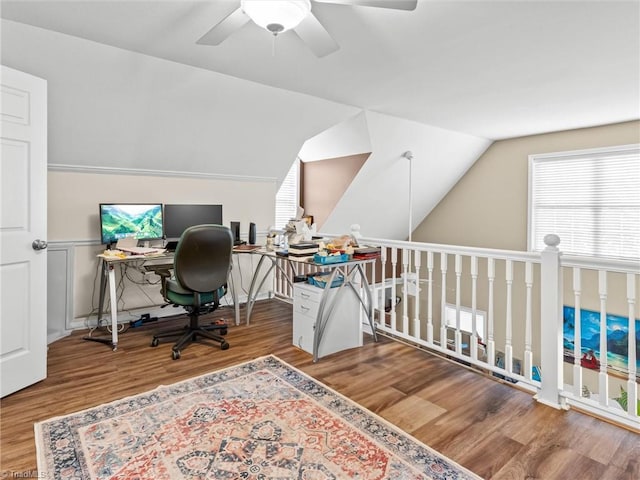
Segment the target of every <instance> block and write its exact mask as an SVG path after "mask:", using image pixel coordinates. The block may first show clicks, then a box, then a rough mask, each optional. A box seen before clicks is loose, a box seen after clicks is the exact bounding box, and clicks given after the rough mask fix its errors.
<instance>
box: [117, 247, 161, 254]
mask: <svg viewBox="0 0 640 480" xmlns="http://www.w3.org/2000/svg"><path fill="white" fill-rule="evenodd" d="M119 249H120V250H122V251H123V252H127V253H130V254H132V255H147V254H149V253H162V252H164V249H162V248H153V247H119Z"/></svg>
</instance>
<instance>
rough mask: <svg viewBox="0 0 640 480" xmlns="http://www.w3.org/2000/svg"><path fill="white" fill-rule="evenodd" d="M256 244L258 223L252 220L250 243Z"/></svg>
mask: <svg viewBox="0 0 640 480" xmlns="http://www.w3.org/2000/svg"><path fill="white" fill-rule="evenodd" d="M255 244H256V224H255V223H253V222H251V223H250V224H249V245H255Z"/></svg>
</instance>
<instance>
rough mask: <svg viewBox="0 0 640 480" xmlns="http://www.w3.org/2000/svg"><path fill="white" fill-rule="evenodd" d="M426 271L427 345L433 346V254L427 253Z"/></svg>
mask: <svg viewBox="0 0 640 480" xmlns="http://www.w3.org/2000/svg"><path fill="white" fill-rule="evenodd" d="M427 271H428V272H429V280H428V285H429V290H428V292H427V305H428V307H427V308H428V310H427V343H428V344H429V345H433V252H432V251H428V252H427Z"/></svg>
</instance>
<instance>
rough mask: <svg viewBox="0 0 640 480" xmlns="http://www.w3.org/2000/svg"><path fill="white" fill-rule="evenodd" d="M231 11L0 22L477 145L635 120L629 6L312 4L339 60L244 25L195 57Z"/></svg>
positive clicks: (637, 30)
mask: <svg viewBox="0 0 640 480" xmlns="http://www.w3.org/2000/svg"><path fill="white" fill-rule="evenodd" d="M238 6H239V0H208V1H188V0H175V1H172V0H164V1H158V0H153V1H148V0H127V1H123V0H112V1H100V0H82V1H73V0H62V1H56V0H47V1H24V0H21V1H6V0H2V11H1V14H2V17H3V18H6V19H10V20H14V21H18V22H22V23H26V24H30V25H34V26H38V27H42V28H46V29H49V30H54V31H57V32H62V33H66V34H69V35H74V36H78V37H81V38H84V39H88V40H92V41H95V42H99V43H104V44H107V45H111V46H116V47H120V48H123V49H126V50H131V51H134V52H139V53H143V54H147V55H151V56H155V57H159V58H163V59H168V60H172V61H175V62H179V63H183V64H186V65H191V66H196V67H199V68H203V69H208V70H213V71H216V72H220V73H224V74H228V75H231V76H234V77H239V78H243V79H248V80H251V81H254V82H258V83H262V84H265V85H270V86H274V87H278V88H282V89H286V90H291V91H295V92H300V93H305V94H309V95H313V96H316V97H320V98H323V99H328V100H332V101H335V102H339V103H343V104H347V105H351V106H356V107H359V108H362V109H365V110H369V111H374V112H379V113H384V114H388V115H392V116H396V117H400V118H405V119H408V120H412V121H416V122H420V123H425V124H428V125H432V126H437V127H441V128H445V129H449V130H454V131H458V132H462V133H466V134H471V135H474V136H478V137H484V138H487V139H492V140H495V139H502V138H508V137H515V136H523V135H530V134H536V133H542V132H548V131H557V130H564V129H571V128H579V127H587V126H593V125H601V124H607V123H615V122H621V121H627V120H632V119H636V118H639V117H640V112H639V110H640V107H639V105H640V41H639V39H640V3H639V2H638V1H534V0H532V1H512V0H499V1H483V0H469V1H451V0H446V1H439V0H418V5H417V8H416V9H415V10H414V11H401V10H391V9H386V8H371V7H362V6H348V5H336V4H328V3H318V2H312V11H313V13H314V14H315V15H316V17H317V18H318V19H319V20H320V21H321V22H322V23H323V24H324V26H325V27H326V29H327V30H328V31H329V33H330V34H331V35H332V36H333V38H334V39H335V40H336V42H337V43H338V44H339V46H340V49H339V50H338V51H337V52H335V53H332V54H330V55H328V56H326V57H324V58H317V57H316V56H315V55H314V54H313V53H312V52H311V51H310V50H309V49H308V48H307V46H306V45H305V44H304V42H303V41H302V40H301V39H300V38H299V37H298V36H297V35H296V33H295V32H293V31H289V32H285V33H283V34H282V35H280V36H279V37H277V39H276V40H275V44H274V41H273V38H272V37H271V35H270V34H269V33H268V32H267V31H266V30H263V29H261V28H259V27H258V26H256V25H255V24H253V23H251V22H249V23H247V24H246V25H244V26H243V27H242V28H241V29H240V30H238V31H236V32H235V33H233V34H232V35H230V36H229V37H228V38H227V39H226V40H225V41H224V42H222V43H221V44H220V45H219V46H204V45H197V44H196V41H197V40H198V39H199V38H200V37H201V36H202V35H203V34H204V33H206V32H207V31H208V30H209V29H210V28H211V27H212V26H213V25H215V24H216V23H217V22H219V21H220V20H222V19H223V18H224V17H226V16H227V15H228V14H229V13H230V12H232V11H234V10H235V9H236V8H238Z"/></svg>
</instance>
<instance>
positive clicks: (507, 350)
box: [504, 260, 513, 373]
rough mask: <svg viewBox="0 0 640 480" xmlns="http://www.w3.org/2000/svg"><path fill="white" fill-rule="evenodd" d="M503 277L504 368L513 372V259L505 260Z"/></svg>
mask: <svg viewBox="0 0 640 480" xmlns="http://www.w3.org/2000/svg"><path fill="white" fill-rule="evenodd" d="M505 278H506V282H507V311H506V332H505V345H504V368H506V370H507V372H509V373H511V372H513V346H512V344H511V341H512V338H511V337H512V335H513V334H512V330H513V326H512V323H513V318H512V315H513V313H512V295H513V261H512V260H507V261H506V262H505Z"/></svg>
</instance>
